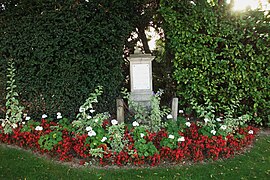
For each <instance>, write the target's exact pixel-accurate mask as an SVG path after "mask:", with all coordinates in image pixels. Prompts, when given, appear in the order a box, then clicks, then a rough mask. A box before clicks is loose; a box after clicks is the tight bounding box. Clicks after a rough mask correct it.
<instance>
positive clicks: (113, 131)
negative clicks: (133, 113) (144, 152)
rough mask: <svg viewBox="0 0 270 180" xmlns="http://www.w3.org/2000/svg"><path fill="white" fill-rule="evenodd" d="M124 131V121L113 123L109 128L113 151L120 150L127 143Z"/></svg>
mask: <svg viewBox="0 0 270 180" xmlns="http://www.w3.org/2000/svg"><path fill="white" fill-rule="evenodd" d="M124 132H125V124H124V123H121V124H118V125H112V126H110V127H109V128H108V135H109V144H110V146H111V149H112V150H113V151H115V152H120V151H122V150H123V148H124V146H125V145H126V144H127V142H126V141H124V140H123V137H124Z"/></svg>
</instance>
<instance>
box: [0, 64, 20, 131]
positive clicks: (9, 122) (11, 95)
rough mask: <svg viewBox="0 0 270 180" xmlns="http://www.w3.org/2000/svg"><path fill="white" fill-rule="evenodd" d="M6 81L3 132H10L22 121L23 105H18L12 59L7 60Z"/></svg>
mask: <svg viewBox="0 0 270 180" xmlns="http://www.w3.org/2000/svg"><path fill="white" fill-rule="evenodd" d="M7 70H8V75H7V78H8V81H7V88H6V89H7V95H6V117H5V119H3V120H2V126H3V127H4V133H12V129H13V128H16V127H18V123H19V122H21V121H22V114H23V110H24V107H22V106H20V104H19V100H18V96H19V94H18V93H17V92H16V87H17V86H16V84H15V71H16V69H15V67H14V62H13V60H12V59H10V60H9V61H8V69H7Z"/></svg>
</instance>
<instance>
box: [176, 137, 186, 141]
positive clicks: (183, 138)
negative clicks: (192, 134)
mask: <svg viewBox="0 0 270 180" xmlns="http://www.w3.org/2000/svg"><path fill="white" fill-rule="evenodd" d="M177 141H178V142H183V141H185V137H184V136H182V137H180V138H178V139H177Z"/></svg>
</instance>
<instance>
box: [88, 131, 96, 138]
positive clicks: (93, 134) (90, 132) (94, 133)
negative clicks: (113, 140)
mask: <svg viewBox="0 0 270 180" xmlns="http://www.w3.org/2000/svg"><path fill="white" fill-rule="evenodd" d="M96 135H97V134H96V132H95V131H93V130H92V131H89V132H88V136H90V137H92V136H96Z"/></svg>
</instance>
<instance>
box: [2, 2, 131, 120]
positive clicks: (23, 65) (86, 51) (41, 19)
mask: <svg viewBox="0 0 270 180" xmlns="http://www.w3.org/2000/svg"><path fill="white" fill-rule="evenodd" d="M134 6H135V5H134V1H128V0H121V1H115V0H113V1H111V0H100V1H96V0H89V1H55V0H40V1H33V2H32V1H31V2H30V1H22V2H20V3H18V4H16V6H14V5H13V6H12V5H10V4H7V8H6V9H5V10H4V11H3V12H1V16H0V22H1V23H0V64H1V66H2V64H5V63H6V59H7V58H9V57H15V58H14V59H16V66H17V71H18V77H17V83H18V88H19V90H20V92H21V98H22V99H23V100H27V102H26V103H27V105H28V106H27V107H28V108H29V109H28V110H29V111H30V112H31V114H34V113H35V114H36V115H38V116H40V114H42V113H44V112H46V114H48V115H52V114H55V113H56V112H58V111H61V113H62V114H63V115H65V116H69V117H70V116H72V118H74V117H75V115H76V114H77V110H78V109H79V106H80V105H81V104H80V103H81V102H82V101H84V100H85V99H86V98H87V97H88V96H89V94H90V92H92V91H93V90H94V89H95V87H97V85H102V86H103V87H104V93H103V94H102V98H100V99H99V104H98V105H97V110H98V111H107V110H108V109H109V110H110V111H111V112H113V110H114V109H115V103H114V102H115V98H116V97H117V96H118V94H119V92H120V88H121V84H122V82H123V76H122V70H121V68H122V64H123V63H124V59H123V57H122V54H123V46H124V43H125V40H126V38H127V37H128V36H129V31H130V30H131V25H130V20H131V19H132V18H134V16H132V12H133V11H134V9H133V8H134ZM78 94H80V96H78ZM24 102H25V101H24Z"/></svg>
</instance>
